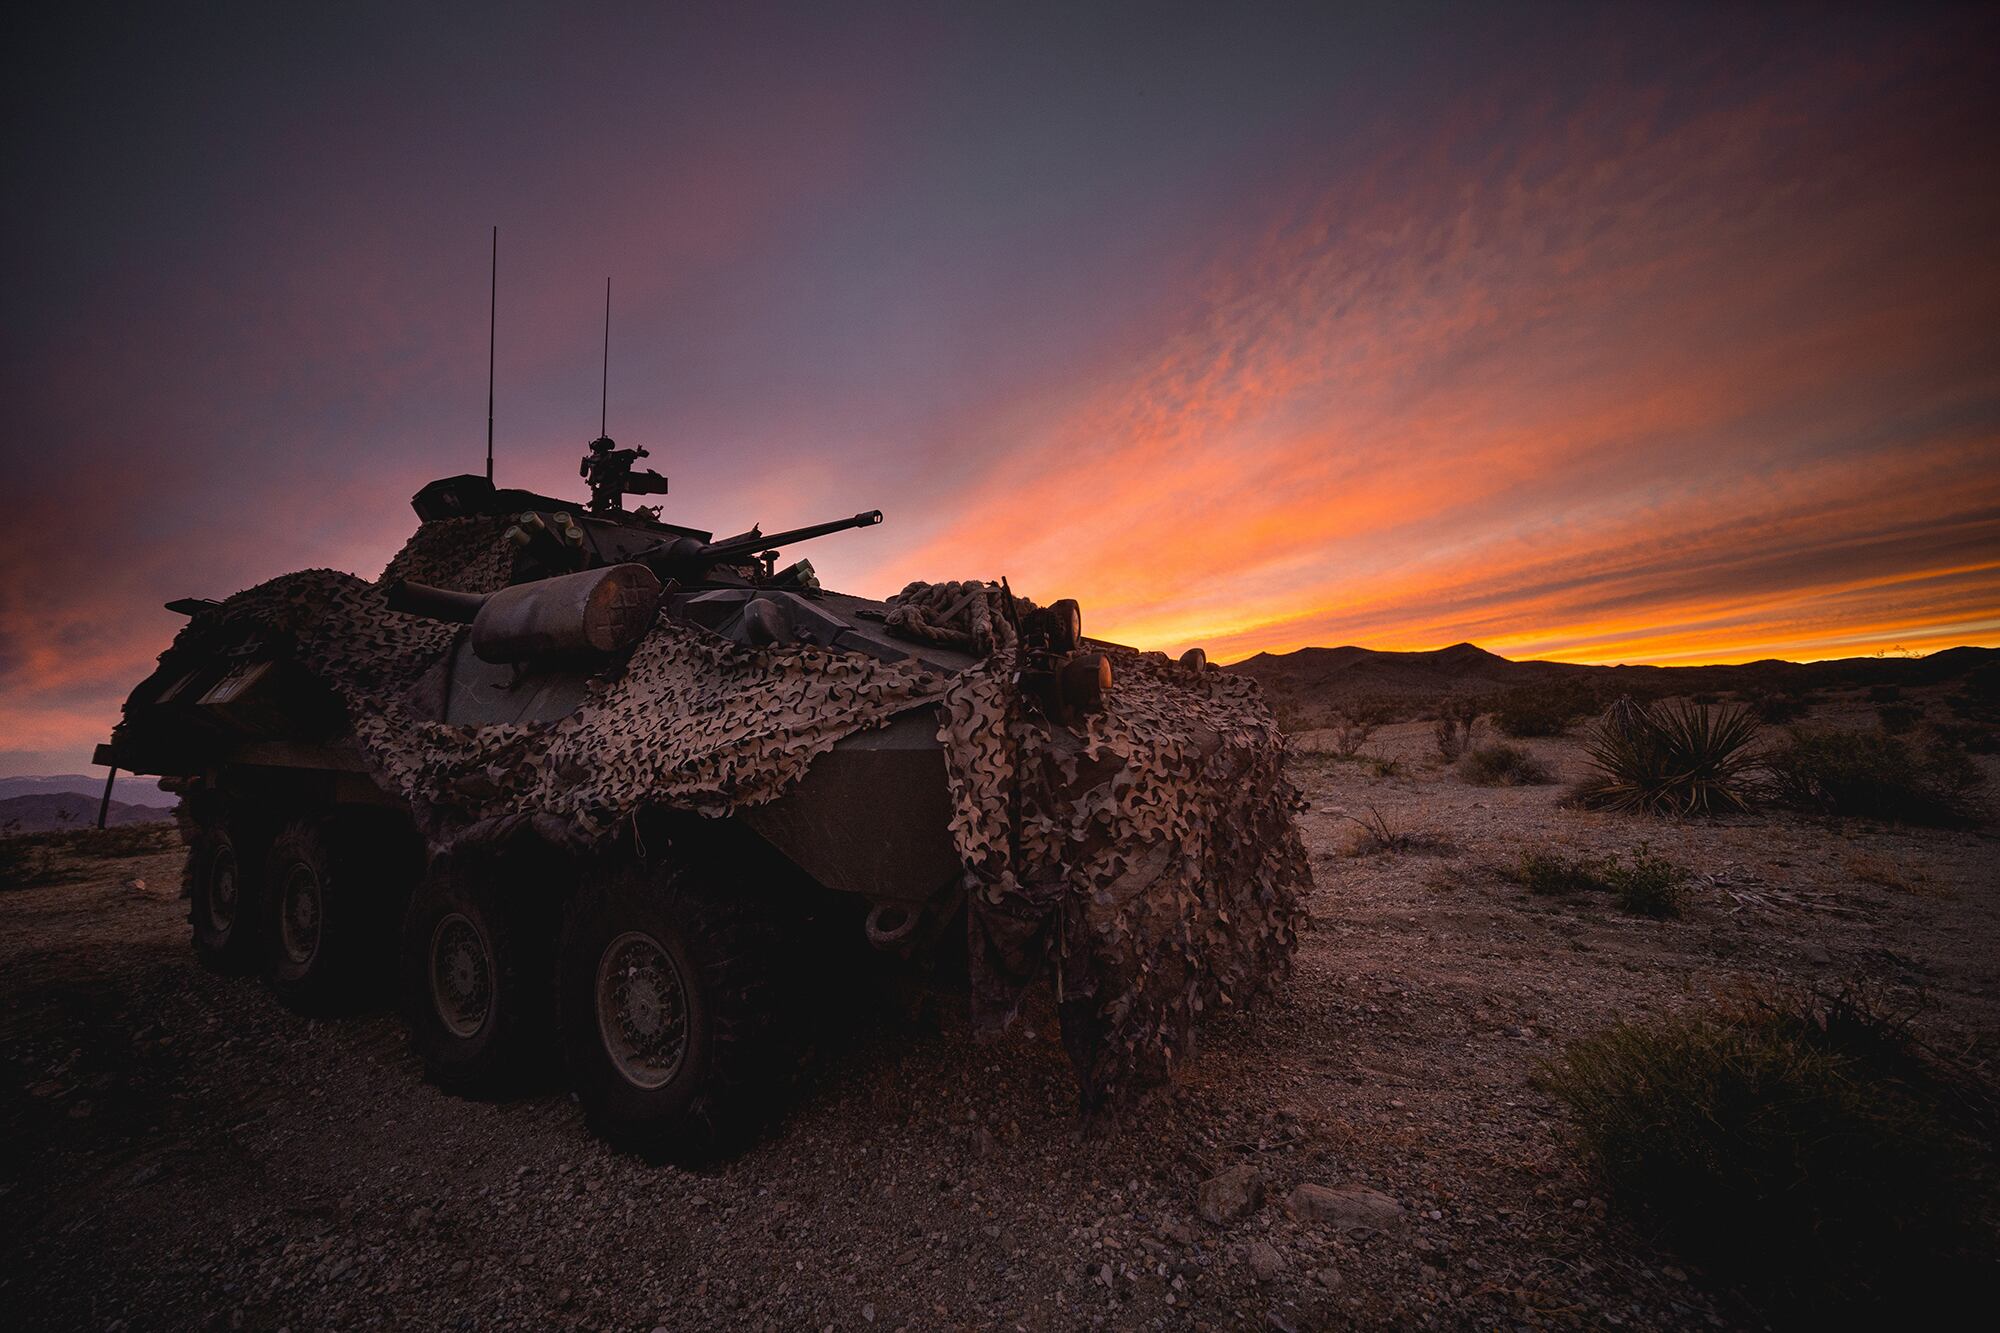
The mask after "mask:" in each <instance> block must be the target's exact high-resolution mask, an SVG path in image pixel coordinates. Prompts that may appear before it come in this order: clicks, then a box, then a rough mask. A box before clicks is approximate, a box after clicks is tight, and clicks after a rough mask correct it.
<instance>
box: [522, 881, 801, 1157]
mask: <svg viewBox="0 0 2000 1333" xmlns="http://www.w3.org/2000/svg"><path fill="white" fill-rule="evenodd" d="M780 943H781V936H780V935H779V932H778V931H777V930H776V929H775V927H774V925H773V924H772V920H771V917H770V916H769V915H768V913H766V912H764V911H762V910H760V909H759V905H758V904H757V903H755V902H754V901H746V900H745V899H744V898H743V897H739V896H737V895H734V894H730V895H725V894H723V893H720V892H718V891H717V890H716V888H715V887H713V886H711V885H709V884H706V883H704V882H702V880H701V879H700V878H699V877H698V876H697V875H695V874H694V873H692V872H689V871H687V870H679V871H657V870H656V871H652V872H648V871H647V870H646V869H644V868H642V867H638V866H633V865H627V866H623V867H620V868H618V869H615V870H613V871H611V872H610V873H608V874H604V875H603V876H602V877H601V878H599V879H598V881H597V882H595V883H591V884H586V885H584V886H583V888H582V889H581V891H580V892H579V893H578V894H577V895H576V896H575V898H574V900H573V902H572V906H571V911H570V915H569V920H568V922H567V924H566V925H565V928H564V931H563V941H562V951H561V962H560V966H559V981H558V985H559V989H560V998H561V1004H560V1012H561V1022H562V1044H563V1047H564V1050H565V1052H566V1053H567V1056H568V1059H569V1064H570V1072H571V1076H572V1078H573V1079H574V1081H575V1085H576V1091H577V1096H578V1097H579V1098H580V1099H581V1100H582V1102H583V1104H584V1108H585V1110H586V1111H587V1112H588V1113H589V1115H590V1118H591V1122H592V1125H593V1127H594V1128H596V1129H597V1130H598V1132H599V1133H601V1134H603V1135H604V1136H605V1137H607V1138H609V1139H611V1140H612V1141H614V1142H617V1143H620V1144H621V1145H623V1146H627V1147H632V1148H636V1149H640V1150H642V1151H648V1152H652V1153H657V1154H660V1155H664V1156H669V1157H675V1158H699V1157H704V1156H709V1155H711V1154H713V1153H715V1152H717V1151H720V1150H724V1149H726V1148H728V1147H731V1146H734V1145H735V1144H737V1143H739V1142H741V1141H742V1140H743V1139H744V1138H745V1137H746V1136H747V1135H748V1133H749V1131H750V1130H752V1129H753V1128H754V1127H755V1124H756V1122H757V1120H758V1119H759V1118H760V1115H761V1113H762V1112H763V1111H764V1110H765V1109H766V1107H765V1106H764V1105H763V1104H762V1103H761V1100H760V1099H761V1097H762V1094H764V1093H765V1092H766V1091H767V1090H768V1089H769V1088H770V1086H771V1084H772V1082H773V1080H772V1077H771V1076H772V1074H774V1073H775V1072H777V1069H778V1067H779V1066H780V1065H781V1063H782V1054H783V1051H782V1049H781V1048H780V1046H779V1045H778V1043H777V1042H776V1041H775V1040H774V1038H775V1033H776V1029H777V1025H776V1024H775V1023H774V1022H773V1019H774V1017H775V1014H774V1009H775V993H774V989H773V987H772V985H771V968H772V966H773V964H774V963H775V961H776V953H777V949H778V947H779V945H780Z"/></svg>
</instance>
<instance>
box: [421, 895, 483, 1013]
mask: <svg viewBox="0 0 2000 1333" xmlns="http://www.w3.org/2000/svg"><path fill="white" fill-rule="evenodd" d="M430 973H431V1004H432V1005H433V1007H435V1008H436V1010H437V1015H438V1019H439V1020H440V1021H441V1022H443V1024H444V1025H445V1027H446V1029H447V1030H449V1031H450V1032H451V1033H452V1035H453V1036H457V1037H470V1036H472V1035H473V1034H474V1033H476V1032H478V1031H479V1029H480V1028H482V1027H484V1026H486V1021H487V1019H488V1018H490V1017H491V1016H492V1012H493V953H492V950H491V949H489V948H488V947H487V944H486V936H485V935H484V934H482V933H481V932H480V930H479V928H478V927H477V926H475V925H474V924H473V923H472V920H471V918H469V917H467V916H465V915H464V914H463V913H460V912H452V913H449V914H448V915H446V916H445V917H444V919H443V920H441V921H439V922H438V923H437V928H436V929H435V930H433V931H432V932H431V967H430Z"/></svg>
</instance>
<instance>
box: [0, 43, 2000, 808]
mask: <svg viewBox="0 0 2000 1333" xmlns="http://www.w3.org/2000/svg"><path fill="white" fill-rule="evenodd" d="M182 8H183V7H180V6H145V7H139V6H130V7H115V6H91V5H82V6H75V7H69V8H67V9H66V11H65V13H66V16H65V17H64V18H62V19H61V20H60V23H61V25H62V26H59V27H53V28H46V29H43V30H41V31H39V32H28V33H22V34H17V35H16V40H15V41H13V42H12V43H10V45H9V49H8V51H7V53H6V54H5V56H4V57H3V58H4V60H5V61H6V64H7V77H6V85H5V89H4V93H0V96H4V98H5V102H6V127H5V133H6V136H7V149H6V152H7V190H6V196H5V209H6V214H5V216H6V224H5V225H6V242H7V243H6V246H5V250H4V261H0V262H4V264H5V272H6V288H5V307H4V308H5V317H4V334H5V371H4V373H5V386H4V395H3V396H0V413H3V414H4V426H5V429H4V435H0V477H4V495H5V500H6V503H5V506H4V514H5V519H4V523H0V774H9V773H35V772H70V771H81V770H83V769H84V768H85V766H86V765H87V764H88V762H89V755H90V746H91V744H92V743H93V742H95V741H98V740H101V739H103V738H104V737H105V736H106V735H107V734H108V732H109V729H110V726H111V723H112V722H113V721H114V720H115V718H116V715H117V708H118V704H119V702H120V701H121V700H122V698H123V696H124V694H125V692H126V691H127V690H128V689H129V688H130V686H131V685H132V684H134V683H135V682H136V681H137V680H138V679H139V678H140V677H142V676H143V675H144V674H145V673H146V672H147V670H148V669H149V668H150V664H151V662H152V659H153V658H154V656H155V655H156V654H157V653H158V652H159V651H160V649H161V648H162V647H164V646H165V644H166V642H167V640H168V639H169V638H170V637H171V635H172V633H173V632H174V630H175V628H176V627H177V626H178V625H179V624H180V623H181V621H180V618H179V617H177V616H174V615H172V614H170V613H168V612H166V611H164V610H163V609H161V605H160V604H161V603H162V602H164V601H166V600H167V599H169V598H173V597H179V596H188V595H201V596H221V595H226V594H228V593H230V592H233V591H235V590H237V589H239V588H242V587H245V586H248V585H249V584H252V583H255V582H258V581H260V580H262V579H266V578H269V577H271V576H272V575H275V574H278V573H282V572H284V571H287V570H292V569H298V568H302V567H308V566H334V567H337V568H342V569H349V570H354V571H357V572H360V573H363V574H366V575H369V576H373V575H374V574H376V573H377V572H379V571H380V569H381V567H382V565H383V563H384V562H385V561H386V560H387V559H388V557H389V555H390V554H391V553H392V552H393V551H394V550H395V548H396V547H397V545H398V544H399V543H400V542H401V541H402V540H403V538H404V537H405V536H406V535H407V533H408V531H409V530H410V528H411V527H412V526H413V523H414V518H413V516H412V515H411V513H410V511H409V508H408V503H407V501H408V497H409V495H410V494H411V493H412V492H413V491H415V490H416V489H417V488H418V487H419V486H420V485H422V484H423V483H424V482H425V481H427V480H429V479H431V478H433V477H437V476H442V475H448V474H451V473H456V472H466V471H477V470H478V469H479V468H480V466H481V462H482V453H483V448H484V432H485V403H486V314H487V285H486V284H487V263H488V253H487V245H488V228H489V227H490V226H491V225H493V224H495V223H497V224H498V225H499V227H500V294H499V353H498V363H499V365H498V379H499V390H498V426H497V441H498V475H499V479H500V480H501V482H502V483H503V484H512V485H518V486H524V487H528V488H532V489H538V490H545V491H549V492H553V493H556V494H563V495H567V494H573V493H576V492H577V489H578V483H577V479H576V472H575V469H576V459H577V456H578V454H579V453H581V451H582V447H583V445H584V444H585V442H586V441H587V440H589V439H590V438H591V437H592V436H593V435H595V434H596V431H597V412H598V377H599V370H600V368H599V351H600V348H599V338H600V336H601V330H600V326H599V321H600V319H601V318H602V310H601V306H600V302H601V300H602V296H603V283H604V279H605V277H606V275H609V276H610V277H611V280H612V286H613V311H612V335H611V365H610V433H611V434H612V435H613V436H615V437H616V438H617V439H618V440H619V442H620V443H621V444H625V445H637V444H643V445H645V446H647V447H648V448H650V449H651V450H652V452H653V458H652V459H651V460H650V461H651V463H652V464H653V465H655V466H657V467H659V468H660V469H661V470H662V471H664V472H666V473H668V474H669V475H670V476H671V477H672V479H673V493H672V495H670V496H669V497H667V501H666V503H667V510H668V517H670V518H675V519H678V520H680V521H683V522H687V523H691V524H694V525H697V526H700V527H707V528H713V529H717V530H720V531H724V532H735V531H739V530H741V529H743V528H746V527H748V526H749V525H750V523H751V522H753V521H761V522H762V523H763V524H764V525H765V527H766V528H767V529H768V528H772V527H780V526H785V527H788V526H794V525H796V524H800V523H806V522H811V521H816V520H818V519H821V518H827V517H834V516H840V515H846V514H851V513H854V512H855V511H856V510H858V509H863V508H874V507H879V508H881V509H882V510H883V511H884V512H885V514H886V516H887V521H886V522H885V523H884V525H883V526H882V527H880V528H877V529H873V530H871V531H868V532H865V533H855V534H846V535H842V536H837V537H833V538H829V539H827V540H824V541H822V542H819V543H815V544H814V545H813V546H812V547H811V548H810V555H811V557H812V559H813V562H814V564H815V565H817V566H818V567H819V569H820V572H821V576H822V578H823V579H824V580H825V582H826V583H827V584H828V585H829V586H834V587H840V588H844V589H847V590H851V591H855V592H862V593H870V594H874V595H878V596H879V595H886V594H888V593H890V592H893V591H895V590H896V589H898V588H900V587H901V586H902V585H903V583H905V582H906V581H908V580H910V579H913V578H929V579H947V578H966V577H975V576H976V577H998V576H1000V575H1002V574H1005V575H1006V576H1008V577H1009V578H1010V579H1011V581H1012V583H1013V585H1014V587H1015V588H1017V589H1020V590H1023V591H1025V592H1027V593H1028V594H1029V595H1030V596H1035V597H1038V598H1043V599H1047V598H1051V597H1058V596H1074V597H1077V598H1079V599H1081V601H1082V603H1083V607H1084V615H1085V623H1086V628H1087V629H1088V630H1090V631H1092V632H1095V633H1097V634H1101V635H1104V636H1106V637H1110V638H1115V639H1118V640H1121V641H1124V642H1129V643H1134V644H1138V645H1141V646H1144V647H1153V648H1164V649H1168V650H1170V651H1178V650H1179V649H1181V648H1183V647H1185V646H1188V645H1190V644H1203V645H1206V647H1207V648H1208V650H1209V652H1210V653H1211V655H1213V656H1215V657H1217V658H1219V659H1222V660H1231V659H1235V658H1240V657H1244V656H1247V655H1249V654H1252V653H1255V652H1257V651H1259V650H1272V651H1283V650H1288V649H1291V648H1296V647H1300V646H1303V645H1308V644H1322V645H1334V644H1342V643H1360V644H1365V645H1368V646H1371V647H1378V648H1430V647H1440V646H1443V645H1446V644H1450V643H1453V642H1456V641H1459V640H1465V639H1470V640H1472V641H1474V642H1477V643H1479V644H1481V645H1482V646H1484V647H1486V648H1489V649H1492V650H1494V651H1496V652H1500V653H1503V654H1506V655H1508V656H1513V657H1538V656H1545V657H1556V658H1563V659H1568V660H1575V661H1590V662H1617V661H1628V662H1638V661H1646V662H1662V663H1679V662H1705V661H1734V660H1743V659H1749V658H1756V657H1765V656H1784V657H1793V658H1823V657H1837V656H1853V655H1861V654H1868V653H1875V652H1879V651H1897V650H1901V651H1906V652H1927V651H1932V650H1935V649H1937V648H1941V647H1946V646H1949V645H1953V644H1960V643H1970V644H1987V645H1992V644H2000V258H1996V252H1997V251H2000V186H1996V163H1997V162H2000V92H1996V89H2000V56H1996V52H2000V22H1996V21H1995V19H1994V18H1993V17H1992V13H1993V10H1992V7H1991V6H1984V7H1965V8H1925V7H1922V6H1913V5H1898V6H1893V7H1892V6H1882V7H1880V8H1879V9H1874V10H1871V9H1868V8H1860V7H1852V8H1849V7H1837V6H1824V5H1822V6H1814V7H1812V8H1809V9H1799V10H1786V9H1782V8H1776V7H1771V6H1763V5H1756V6H1728V5H1699V6H1674V5H1636V4H1635V5H1618V6H1610V7H1605V8H1601V9H1596V8H1589V7H1582V6H1575V5H1560V6H1548V7H1536V6H1530V5H1520V4H1509V5H1503V6H1496V7H1491V8H1468V7H1462V6H1433V5H1423V4H1394V5H1381V6H1360V5H1352V6H1330V5H1320V6H1299V7H1297V8H1289V7H1284V6H1266V5H1258V6H1242V5H1211V6H1191V7H1180V8H1173V9H1167V8H1161V7H1137V6H1135V7H1123V6H1049V7H1035V6H1027V5H1002V6H993V7H990V8H984V9H980V8H974V7H966V6H954V5H938V4H932V5H914V6H908V7H903V6H888V5H867V4H863V5H854V6H846V5H841V6H833V5H828V6H823V7H819V8H817V9H793V8H778V7H765V6H759V5H729V6H692V7H682V6H674V7H673V10H674V12H673V13H672V14H669V15H666V16H661V15H658V14H656V13H654V11H655V10H659V9H665V8H667V7H665V6H646V7H644V8H643V9H642V10H637V11H635V14H636V13H643V14H646V15H648V17H644V18H640V17H633V16H624V17H617V16H614V15H613V14H612V11H611V8H608V7H607V8H604V9H603V12H602V13H601V14H600V16H599V17H596V18H592V19H586V20H577V19H573V18H567V17H561V16H559V13H558V7H556V6H540V5H526V4H501V5H482V6H471V5H468V6H464V7H462V8H448V7H431V6H423V5H411V4H398V5H393V6H382V7H379V8H378V7H375V6H370V5H342V6H337V7H334V6H329V7H324V14H323V16H322V17H319V18H313V17H311V16H308V15H305V14H302V13H300V12H295V11H296V10H298V9H300V8H302V7H295V6H273V5H264V4H260V5H255V6H242V7H231V6H203V7H201V9H202V13H201V14H200V15H199V16H190V15H189V14H186V13H181V14H174V13H171V12H170V11H172V10H178V9H182ZM802 553H804V552H803V551H802Z"/></svg>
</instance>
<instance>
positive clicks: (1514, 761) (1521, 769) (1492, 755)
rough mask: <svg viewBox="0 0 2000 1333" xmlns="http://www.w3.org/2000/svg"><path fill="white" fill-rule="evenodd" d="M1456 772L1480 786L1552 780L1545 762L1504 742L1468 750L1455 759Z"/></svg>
mask: <svg viewBox="0 0 2000 1333" xmlns="http://www.w3.org/2000/svg"><path fill="white" fill-rule="evenodd" d="M1458 775H1459V776H1460V777H1462V778H1464V779H1465V780H1466V781H1467V782H1470V783H1473V784H1475V785H1476V786H1480V787H1534V786H1539V785H1541V784H1542V783H1545V782H1554V781H1555V776H1554V775H1553V774H1551V773H1550V772H1549V767H1548V765H1547V764H1544V763H1543V762H1542V761H1541V760H1539V759H1537V758H1535V756H1534V755H1532V754H1529V753H1528V752H1527V751H1526V750H1524V749H1522V748H1521V747H1520V746H1518V745H1509V744H1507V743H1506V742H1505V741H1495V742H1494V743H1493V744H1491V745H1482V746H1480V747H1478V748H1477V749H1474V750H1468V751H1467V752H1466V754H1465V757H1464V758H1462V759H1460V760H1459V761H1458Z"/></svg>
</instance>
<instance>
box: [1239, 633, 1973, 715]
mask: <svg viewBox="0 0 2000 1333" xmlns="http://www.w3.org/2000/svg"><path fill="white" fill-rule="evenodd" d="M1994 664H2000V648H1947V649H1945V650H1944V651H1942V652H1936V653H1932V654H1930V655H1929V656H1927V657H1848V658H1841V659H1839V660H1836V661H1831V662H1781V661H1777V660H1774V659H1772V660H1765V661H1761V662H1746V663H1742V664H1739V665H1731V666H1688V667H1658V666H1584V665H1581V664H1579V663H1575V662H1514V661H1509V660H1508V659H1507V658H1504V657H1502V656H1500V655H1499V654H1498V653H1490V652H1488V651H1486V650H1485V649H1484V648H1481V647H1479V646H1478V645H1476V644H1470V643H1455V644H1453V645H1452V646H1451V647H1449V648H1437V649H1433V650H1431V651H1429V652H1414V653H1392V652H1382V651H1379V650H1377V649H1373V648H1356V647H1352V646H1348V647H1343V648H1301V649H1299V650H1298V651H1297V652H1291V653H1259V654H1257V655H1256V656H1255V657H1251V658H1246V659H1245V660H1244V661H1241V662H1237V663H1235V664H1234V665H1232V666H1230V667H1228V668H1226V669H1227V670H1230V671H1236V672H1241V673H1242V674H1243V675H1246V676H1249V677H1250V678H1251V679H1253V680H1255V681H1256V682H1257V683H1258V684H1260V685H1262V686H1263V687H1264V688H1265V690H1266V691H1267V692H1269V693H1270V694H1271V696H1272V697H1273V698H1274V699H1276V700H1279V701H1283V702H1290V703H1299V704H1304V703H1334V702H1339V701H1342V700H1353V699H1380V700H1396V699H1416V698H1420V697H1421V698H1436V697H1439V696H1442V695H1447V694H1490V693H1493V692H1495V691H1498V690H1505V689H1512V688H1515V687H1517V686H1522V685H1534V684H1541V683H1547V682H1552V681H1562V680H1574V681H1578V682H1581V683H1588V684H1591V685H1593V686H1596V687H1599V688H1603V689H1607V690H1616V689H1621V688H1625V689H1630V690H1631V691H1632V692H1633V693H1635V694H1662V693H1677V694H1693V693H1697V692H1701V691H1713V692H1715V693H1722V692H1724V691H1728V690H1771V691H1788V690H1809V689H1826V688H1839V687H1842V686H1846V687H1854V686H1864V685H1927V684H1933V683H1936V682H1939V681H1946V680H1952V679H1955V678H1957V677H1960V676H1964V675H1966V674H1967V673H1969V672H1971V671H1974V670H1976V669H1978V668H1980V667H1983V666H1990V665H1994Z"/></svg>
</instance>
